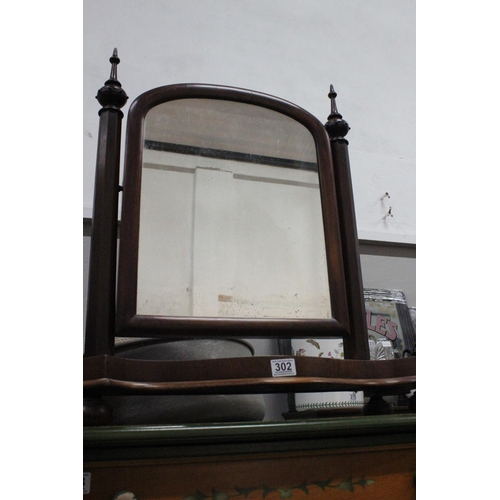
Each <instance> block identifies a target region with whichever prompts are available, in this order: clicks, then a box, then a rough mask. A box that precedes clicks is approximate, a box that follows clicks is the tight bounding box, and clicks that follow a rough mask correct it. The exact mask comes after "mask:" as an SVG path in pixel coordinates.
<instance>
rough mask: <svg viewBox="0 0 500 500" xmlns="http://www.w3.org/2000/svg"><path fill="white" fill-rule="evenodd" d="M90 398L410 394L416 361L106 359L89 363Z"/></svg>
mask: <svg viewBox="0 0 500 500" xmlns="http://www.w3.org/2000/svg"><path fill="white" fill-rule="evenodd" d="M276 359H278V360H279V359H292V360H293V361H294V363H295V367H296V373H297V375H295V376H284V377H276V376H275V377H273V374H272V363H271V362H272V361H273V360H276ZM83 380H84V381H83V390H84V395H85V396H86V397H90V396H101V395H152V394H156V395H160V394H162V395H166V394H178V395H179V394H183V395H187V394H189V395H201V394H252V393H253V394H256V393H280V392H329V391H346V390H349V391H364V393H365V395H366V396H372V395H396V394H407V393H409V392H410V391H412V390H414V389H415V388H416V358H402V359H391V360H384V361H376V362H374V361H367V360H349V359H342V360H341V359H321V358H312V357H305V356H292V357H287V356H254V357H249V358H224V359H203V360H191V361H145V360H133V359H126V358H118V357H115V356H108V355H101V356H93V357H88V358H85V359H84V363H83Z"/></svg>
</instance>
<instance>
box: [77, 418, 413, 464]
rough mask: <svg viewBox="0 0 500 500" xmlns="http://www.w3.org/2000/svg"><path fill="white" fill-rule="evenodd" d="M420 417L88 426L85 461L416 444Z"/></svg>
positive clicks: (85, 441) (85, 436) (86, 430)
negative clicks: (417, 419)
mask: <svg viewBox="0 0 500 500" xmlns="http://www.w3.org/2000/svg"><path fill="white" fill-rule="evenodd" d="M415 438H416V415H415V414H401V415H381V416H363V417H361V416H359V417H337V418H328V419H327V418H325V419H309V420H297V421H284V422H258V423H254V422H252V423H234V424H226V423H224V424H197V425H168V426H158V425H155V426H123V427H122V426H109V427H88V428H84V430H83V445H84V446H83V447H84V460H85V461H91V460H112V459H132V458H160V457H162V458H166V457H179V456H195V455H215V454H221V453H261V452H269V451H294V450H295V451H297V450H311V449H324V448H342V447H356V446H376V445H384V444H387V445H392V444H402V443H412V442H415Z"/></svg>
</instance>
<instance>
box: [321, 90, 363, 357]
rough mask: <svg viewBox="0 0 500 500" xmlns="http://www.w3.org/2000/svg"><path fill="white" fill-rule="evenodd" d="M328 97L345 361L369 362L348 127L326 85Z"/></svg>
mask: <svg viewBox="0 0 500 500" xmlns="http://www.w3.org/2000/svg"><path fill="white" fill-rule="evenodd" d="M328 97H329V98H330V99H331V113H330V116H329V117H328V121H327V122H326V123H325V128H326V131H327V132H328V136H329V137H330V148H331V150H332V159H333V170H334V177H335V186H336V190H337V193H336V194H337V203H338V213H339V223H340V229H341V234H342V238H341V239H342V253H343V256H344V275H345V282H346V287H347V290H346V291H347V297H348V300H347V303H348V304H349V311H348V315H349V325H350V332H349V336H347V337H346V338H344V353H345V358H346V359H366V360H368V359H370V350H369V347H368V335H367V330H366V312H365V300H364V292H363V279H362V275H361V261H360V257H359V242H358V236H357V226H356V213H355V208H354V195H353V191H352V179H351V169H350V164H349V153H348V144H349V143H348V141H347V140H346V139H345V136H346V135H347V133H348V132H349V129H350V127H349V125H348V124H347V122H346V121H345V120H343V119H342V115H341V114H340V113H339V112H338V110H337V105H336V102H335V98H336V97H337V93H336V92H335V90H334V89H333V85H330V92H329V94H328Z"/></svg>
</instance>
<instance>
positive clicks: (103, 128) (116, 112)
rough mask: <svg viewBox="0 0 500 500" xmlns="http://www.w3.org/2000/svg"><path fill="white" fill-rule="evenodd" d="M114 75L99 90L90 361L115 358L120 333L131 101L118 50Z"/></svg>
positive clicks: (88, 343)
mask: <svg viewBox="0 0 500 500" xmlns="http://www.w3.org/2000/svg"><path fill="white" fill-rule="evenodd" d="M110 62H111V75H110V78H109V80H107V81H106V82H105V85H104V87H102V88H101V89H99V92H98V93H97V96H96V98H97V100H98V101H99V103H100V104H101V105H102V109H101V110H100V111H99V117H100V119H99V139H98V145H97V160H96V172H95V187H94V208H93V215H92V237H91V246H90V263H89V284H88V300H87V322H86V331H85V356H95V355H97V354H113V349H114V333H115V291H116V285H115V283H116V247H117V226H118V192H119V186H118V181H119V171H120V139H121V122H122V118H123V113H122V112H121V110H120V108H121V107H122V106H123V105H124V104H125V103H126V102H127V99H128V96H127V94H126V93H125V92H124V90H123V89H122V88H121V84H120V82H119V81H118V80H117V76H116V66H117V64H118V63H119V62H120V59H118V54H117V50H116V49H115V50H114V51H113V56H112V57H111V58H110Z"/></svg>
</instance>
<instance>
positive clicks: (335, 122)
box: [325, 84, 351, 140]
mask: <svg viewBox="0 0 500 500" xmlns="http://www.w3.org/2000/svg"><path fill="white" fill-rule="evenodd" d="M328 97H329V98H330V102H331V112H330V116H329V117H328V121H327V122H326V123H325V128H326V130H327V132H328V135H329V136H330V139H336V140H338V139H344V137H345V136H346V135H347V133H348V132H349V129H350V128H351V127H349V124H348V123H347V122H346V121H345V120H343V119H342V115H341V114H340V113H339V111H338V109H337V102H336V101H335V98H336V97H337V92H335V89H334V88H333V85H331V84H330V92H328ZM344 140H345V139H344Z"/></svg>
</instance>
